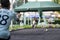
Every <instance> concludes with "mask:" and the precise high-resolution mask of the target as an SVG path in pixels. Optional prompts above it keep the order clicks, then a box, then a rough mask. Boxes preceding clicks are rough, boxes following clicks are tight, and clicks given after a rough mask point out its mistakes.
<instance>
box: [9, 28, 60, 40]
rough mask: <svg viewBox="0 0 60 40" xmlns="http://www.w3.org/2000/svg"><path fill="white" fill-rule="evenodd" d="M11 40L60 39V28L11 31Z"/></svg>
mask: <svg viewBox="0 0 60 40" xmlns="http://www.w3.org/2000/svg"><path fill="white" fill-rule="evenodd" d="M10 40H60V29H58V28H55V29H52V28H49V29H48V31H46V30H45V28H40V29H39V28H36V29H21V30H16V31H12V32H11V39H10Z"/></svg>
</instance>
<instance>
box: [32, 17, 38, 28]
mask: <svg viewBox="0 0 60 40" xmlns="http://www.w3.org/2000/svg"><path fill="white" fill-rule="evenodd" d="M37 22H38V20H37V18H36V17H34V19H33V23H32V28H36V27H37Z"/></svg>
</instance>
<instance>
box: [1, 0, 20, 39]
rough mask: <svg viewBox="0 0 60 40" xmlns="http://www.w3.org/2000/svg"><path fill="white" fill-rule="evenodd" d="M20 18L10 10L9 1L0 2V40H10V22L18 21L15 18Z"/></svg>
mask: <svg viewBox="0 0 60 40" xmlns="http://www.w3.org/2000/svg"><path fill="white" fill-rule="evenodd" d="M17 15H18V16H20V15H19V14H16V13H15V12H14V11H12V10H10V1H9V0H1V2H0V40H10V37H11V35H10V31H9V27H10V24H11V20H12V19H15V20H19V18H17V17H16V16H17Z"/></svg>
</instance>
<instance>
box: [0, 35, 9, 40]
mask: <svg viewBox="0 0 60 40" xmlns="http://www.w3.org/2000/svg"><path fill="white" fill-rule="evenodd" d="M0 40H10V36H9V37H8V39H4V38H0Z"/></svg>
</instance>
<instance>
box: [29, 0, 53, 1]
mask: <svg viewBox="0 0 60 40" xmlns="http://www.w3.org/2000/svg"><path fill="white" fill-rule="evenodd" d="M28 1H36V0H28ZM37 1H52V0H37Z"/></svg>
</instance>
